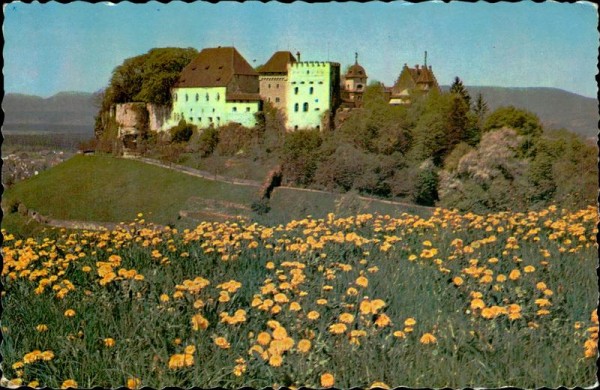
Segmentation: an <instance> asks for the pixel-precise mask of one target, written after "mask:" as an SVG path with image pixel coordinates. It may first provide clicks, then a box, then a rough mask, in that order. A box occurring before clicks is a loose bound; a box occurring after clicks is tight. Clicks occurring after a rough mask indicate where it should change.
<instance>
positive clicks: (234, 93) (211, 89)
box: [163, 47, 262, 130]
mask: <svg viewBox="0 0 600 390" xmlns="http://www.w3.org/2000/svg"><path fill="white" fill-rule="evenodd" d="M171 97H172V110H171V115H170V118H169V120H168V121H166V123H165V125H164V126H163V129H165V130H166V129H168V128H170V127H173V126H176V125H177V124H178V123H179V122H180V121H181V120H185V121H186V122H187V123H189V124H193V125H195V126H197V127H198V128H200V129H203V128H207V127H210V126H214V127H219V126H224V125H227V124H229V123H238V124H240V125H242V126H245V127H253V126H256V125H257V118H256V114H257V113H259V112H261V111H262V100H261V98H260V94H259V80H258V73H257V72H256V71H255V70H254V69H253V68H252V67H251V66H250V64H248V62H247V61H246V60H245V59H244V57H242V56H241V55H240V53H239V52H238V51H237V50H236V49H235V48H233V47H217V48H208V49H203V50H202V51H201V52H200V53H199V54H198V56H197V57H196V58H195V59H193V60H192V61H191V62H190V63H189V64H188V65H187V66H186V67H185V68H184V69H183V70H182V72H181V74H180V76H179V80H178V81H177V83H176V84H175V85H174V87H173V88H172V89H171Z"/></svg>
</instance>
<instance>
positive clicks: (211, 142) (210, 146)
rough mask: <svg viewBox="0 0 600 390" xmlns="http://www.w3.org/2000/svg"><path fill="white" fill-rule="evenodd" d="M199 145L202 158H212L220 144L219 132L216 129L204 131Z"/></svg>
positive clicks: (211, 128)
mask: <svg viewBox="0 0 600 390" xmlns="http://www.w3.org/2000/svg"><path fill="white" fill-rule="evenodd" d="M198 143H199V146H198V151H199V152H200V153H201V154H202V157H206V156H210V155H211V154H212V153H213V152H214V151H215V148H216V147H217V144H218V143H219V131H218V130H217V129H215V128H214V127H209V128H208V129H204V130H202V133H201V134H200V138H199V140H198Z"/></svg>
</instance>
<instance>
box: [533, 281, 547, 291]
mask: <svg viewBox="0 0 600 390" xmlns="http://www.w3.org/2000/svg"><path fill="white" fill-rule="evenodd" d="M535 288H537V289H538V290H540V291H544V290H545V289H546V288H548V287H547V286H546V283H544V282H538V283H537V284H536V285H535Z"/></svg>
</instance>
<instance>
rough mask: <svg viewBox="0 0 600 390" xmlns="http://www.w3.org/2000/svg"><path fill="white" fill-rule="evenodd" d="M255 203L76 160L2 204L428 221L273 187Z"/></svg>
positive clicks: (120, 214)
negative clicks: (262, 208) (258, 208)
mask: <svg viewBox="0 0 600 390" xmlns="http://www.w3.org/2000/svg"><path fill="white" fill-rule="evenodd" d="M257 199H258V188H256V187H251V186H242V185H235V184H231V183H225V182H218V181H212V180H205V179H202V178H198V177H194V176H189V175H186V174H183V173H180V172H175V171H173V170H169V169H166V168H161V167H157V166H154V165H148V164H145V163H142V162H139V161H134V160H125V159H120V158H115V157H111V156H81V155H77V156H75V157H73V158H71V159H70V160H67V161H66V162H64V163H62V164H59V165H57V166H56V167H54V168H51V169H49V170H47V171H44V172H42V173H40V174H39V175H37V176H34V177H32V178H30V179H27V180H25V181H22V182H19V183H17V184H16V185H14V186H13V187H11V188H10V189H9V190H8V191H7V192H6V193H5V194H4V196H3V204H4V205H5V206H6V205H11V204H15V202H21V203H23V204H24V205H25V206H26V207H27V208H29V209H31V210H35V211H37V212H38V213H40V214H42V215H44V216H48V217H51V218H55V219H63V220H79V221H97V222H128V221H132V220H133V219H135V218H136V215H137V213H140V212H141V213H143V214H144V215H145V218H146V220H148V221H151V222H155V223H159V224H164V225H166V224H173V225H176V226H191V225H193V224H196V223H198V222H199V221H201V220H217V221H220V220H223V219H227V218H231V217H235V216H237V215H241V216H244V217H250V218H252V219H256V220H258V221H259V222H261V223H264V224H278V223H286V222H288V221H290V220H291V219H301V218H304V217H306V216H307V215H312V216H313V217H316V218H322V217H325V216H326V215H327V214H328V213H330V212H333V213H335V214H336V215H350V214H356V213H380V214H391V215H400V214H401V213H403V212H408V213H412V214H418V215H422V216H427V215H429V214H430V209H427V208H422V207H418V206H405V205H399V204H390V203H389V202H385V201H380V200H376V199H364V198H360V197H358V196H357V195H356V194H351V193H350V194H329V193H323V192H315V191H307V190H301V189H293V188H277V189H276V190H275V191H274V193H273V195H272V199H271V201H270V206H271V210H270V211H269V212H268V213H267V214H264V215H257V214H255V213H253V212H252V211H250V206H251V204H252V202H253V201H255V200H257ZM182 211H183V212H184V214H185V215H187V217H186V216H184V218H183V219H181V218H180V217H179V215H180V212H182ZM5 217H6V218H5V219H4V220H3V223H2V226H3V227H4V228H6V229H7V230H9V231H11V230H13V231H14V230H16V229H20V228H21V227H20V226H19V225H22V224H24V223H25V221H24V220H23V219H19V218H18V214H16V213H13V214H7V215H6V216H5ZM36 228H38V227H37V226H36ZM22 230H23V231H27V229H22ZM37 230H39V229H37Z"/></svg>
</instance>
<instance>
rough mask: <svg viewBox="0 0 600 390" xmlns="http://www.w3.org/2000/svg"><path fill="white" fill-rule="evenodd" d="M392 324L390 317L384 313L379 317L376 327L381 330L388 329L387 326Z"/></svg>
mask: <svg viewBox="0 0 600 390" xmlns="http://www.w3.org/2000/svg"><path fill="white" fill-rule="evenodd" d="M391 323H392V321H391V320H390V317H388V316H387V315H385V314H384V313H382V314H380V315H379V316H377V319H376V320H375V325H377V326H378V327H379V328H383V327H386V326H388V325H390V324H391Z"/></svg>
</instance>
